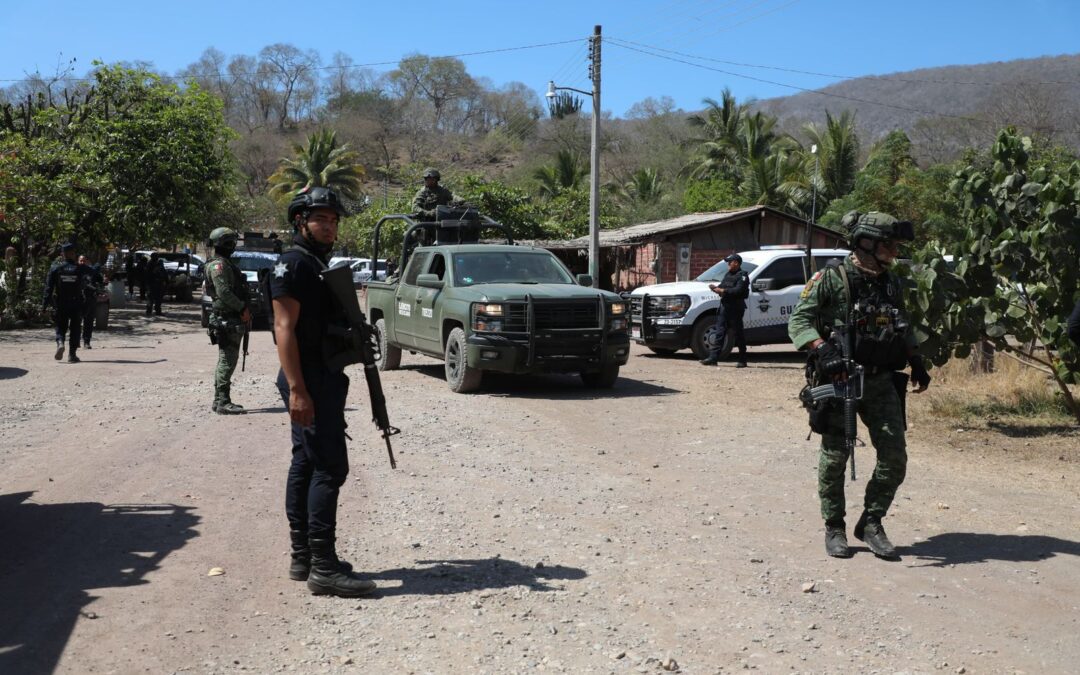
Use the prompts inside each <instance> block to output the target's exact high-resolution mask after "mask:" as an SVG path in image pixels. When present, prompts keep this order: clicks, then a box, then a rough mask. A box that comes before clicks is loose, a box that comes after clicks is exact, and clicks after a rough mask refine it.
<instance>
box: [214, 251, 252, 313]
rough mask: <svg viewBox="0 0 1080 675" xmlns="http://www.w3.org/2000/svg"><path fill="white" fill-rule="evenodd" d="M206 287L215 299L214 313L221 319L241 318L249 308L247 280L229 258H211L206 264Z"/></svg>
mask: <svg viewBox="0 0 1080 675" xmlns="http://www.w3.org/2000/svg"><path fill="white" fill-rule="evenodd" d="M206 287H207V291H208V292H209V293H210V297H212V298H213V299H214V304H213V311H214V313H215V314H217V315H218V316H220V317H223V318H228V317H239V316H240V315H241V314H242V313H243V312H244V308H245V307H247V301H248V287H247V279H246V278H245V277H244V273H243V272H241V271H240V268H239V267H237V266H236V263H234V262H233V261H231V260H229V259H228V258H221V257H218V258H211V259H210V261H209V262H207V263H206Z"/></svg>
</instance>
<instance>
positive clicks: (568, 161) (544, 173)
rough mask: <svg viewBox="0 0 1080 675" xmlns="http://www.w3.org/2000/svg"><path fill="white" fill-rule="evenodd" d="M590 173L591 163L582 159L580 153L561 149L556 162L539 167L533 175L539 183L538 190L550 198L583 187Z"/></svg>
mask: <svg viewBox="0 0 1080 675" xmlns="http://www.w3.org/2000/svg"><path fill="white" fill-rule="evenodd" d="M588 175H589V165H588V163H587V162H583V161H582V159H581V155H580V154H578V153H577V152H576V151H574V150H560V151H559V152H558V153H556V155H555V164H552V165H545V166H541V167H539V168H538V169H536V170H535V171H533V175H532V177H533V178H534V179H536V181H537V183H539V185H538V186H537V192H538V193H539V194H540V196H541V197H543V198H545V199H550V198H552V197H554V196H556V195H558V194H559V193H561V192H565V191H567V190H577V189H578V188H580V187H582V186H583V183H584V180H585V177H586V176H588Z"/></svg>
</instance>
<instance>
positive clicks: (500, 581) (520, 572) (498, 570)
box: [362, 558, 587, 597]
mask: <svg viewBox="0 0 1080 675" xmlns="http://www.w3.org/2000/svg"><path fill="white" fill-rule="evenodd" d="M416 564H417V565H427V566H428V567H415V568H398V569H392V570H386V571H383V572H376V573H373V574H364V575H362V576H364V577H365V578H371V579H373V580H375V581H376V582H379V581H400V582H401V585H400V586H390V587H380V588H379V590H378V591H377V592H376V593H377V597H390V596H394V595H449V594H453V593H469V592H471V591H480V590H487V589H497V588H509V587H511V586H525V587H527V588H529V589H530V590H532V591H553V590H558V587H556V586H552V585H550V584H549V583H548V582H549V581H566V580H577V579H584V578H585V577H586V576H587V574H586V573H585V570H582V569H578V568H576V567H564V566H562V565H554V566H552V567H548V566H543V567H535V566H531V565H522V564H521V563H518V562H514V561H513V560H504V559H503V558H482V559H478V560H417V561H416Z"/></svg>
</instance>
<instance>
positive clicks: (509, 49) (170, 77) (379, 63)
mask: <svg viewBox="0 0 1080 675" xmlns="http://www.w3.org/2000/svg"><path fill="white" fill-rule="evenodd" d="M587 40H588V38H574V39H573V40H560V41H558V42H543V43H540V44H534V45H521V46H518V47H501V48H499V49H485V50H482V51H476V52H462V53H460V54H444V55H441V56H432V57H429V58H432V59H457V58H462V57H465V56H482V55H485V54H501V53H505V52H517V51H522V50H525V49H540V48H542V47H556V46H558V45H568V44H573V43H575V42H586V41H587ZM399 63H401V59H398V60H396V61H376V62H374V63H353V64H350V65H347V66H317V67H314V68H311V70H320V71H325V70H347V69H350V68H372V67H375V66H396V65H398V64H399ZM214 75H217V76H218V77H221V78H226V79H236V78H235V76H233V75H232V74H231V73H222V72H216V73H214ZM245 75H248V76H250V75H251V73H245ZM159 77H160V78H161V79H162V80H188V79H190V76H180V75H159ZM39 79H44V78H35V77H22V78H18V79H0V82H32V81H35V80H39ZM62 81H64V82H93V81H94V80H93V79H92V78H85V77H83V78H76V79H70V80H62Z"/></svg>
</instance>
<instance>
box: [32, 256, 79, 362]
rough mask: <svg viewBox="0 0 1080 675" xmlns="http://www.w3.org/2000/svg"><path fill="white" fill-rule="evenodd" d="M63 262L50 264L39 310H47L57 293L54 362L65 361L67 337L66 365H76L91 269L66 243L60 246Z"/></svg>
mask: <svg viewBox="0 0 1080 675" xmlns="http://www.w3.org/2000/svg"><path fill="white" fill-rule="evenodd" d="M60 251H61V252H62V253H63V254H64V262H62V263H58V264H56V265H53V267H52V269H50V270H49V275H48V277H46V279H45V298H44V299H43V301H42V307H43V308H48V307H49V305H50V304H51V303H52V300H53V293H54V292H55V293H56V356H55V357H54V358H55V359H56V360H57V361H59V360H60V359H62V358H64V339H65V337H67V336H68V334H69V329H70V342H69V345H70V347H71V350H70V351H69V352H68V363H78V362H79V360H80V359H79V357H78V356H77V355H76V353H75V352H76V351H77V350H78V349H79V340H80V339H81V338H82V320H83V307H84V305H85V295H84V292H85V287H86V279H87V277H88V276H89V275H90V273H91V271H90V268H89V267H87V266H85V265H80V264H78V263H77V262H76V257H75V244H72V243H71V242H68V243H65V244H64V245H63V246H61V247H60Z"/></svg>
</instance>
